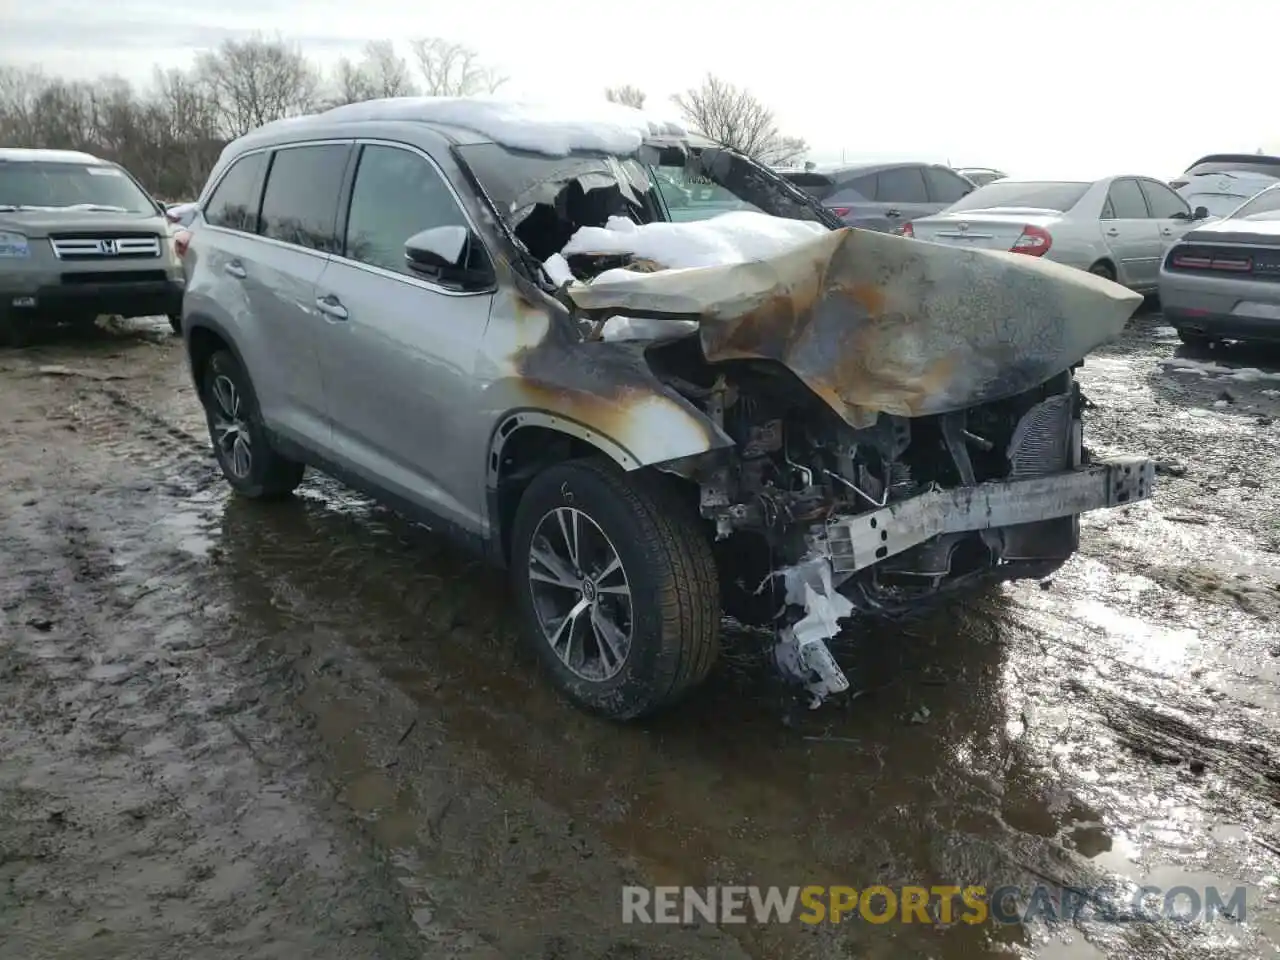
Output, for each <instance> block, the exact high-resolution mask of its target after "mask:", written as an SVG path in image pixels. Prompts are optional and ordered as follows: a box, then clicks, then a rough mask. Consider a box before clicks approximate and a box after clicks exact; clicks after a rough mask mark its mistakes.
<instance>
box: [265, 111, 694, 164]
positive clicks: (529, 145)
mask: <svg viewBox="0 0 1280 960" xmlns="http://www.w3.org/2000/svg"><path fill="white" fill-rule="evenodd" d="M304 120H312V121H316V120H332V121H334V122H339V123H347V122H352V121H358V120H420V121H427V122H434V123H446V124H450V125H452V126H456V127H462V128H463V129H466V130H472V131H474V132H476V133H478V134H480V135H481V136H483V137H488V138H489V139H490V140H492V141H494V142H495V143H498V144H501V145H502V146H504V147H508V148H509V149H512V150H528V151H531V152H533V153H541V154H546V155H548V156H553V157H564V156H568V155H569V154H570V153H573V152H574V151H575V150H585V151H594V152H599V153H607V154H613V155H619V156H625V155H627V154H631V153H635V151H636V150H638V149H639V148H640V144H641V143H642V142H643V141H644V140H645V139H647V138H649V137H652V136H675V137H682V136H685V135H686V133H687V131H686V130H685V129H684V127H682V126H680V125H679V124H677V123H674V122H672V121H669V120H665V119H661V118H658V117H655V116H652V115H650V114H647V113H644V112H643V111H640V110H636V109H634V108H633V107H627V106H623V105H622V104H618V103H610V102H609V101H607V100H601V101H598V102H596V101H589V100H586V101H580V102H576V103H566V104H558V103H551V102H533V101H529V102H525V101H516V100H504V99H500V98H497V97H388V98H385V99H381V100H367V101H364V102H363V103H349V104H345V105H344V106H341V107H334V108H333V109H331V110H326V111H324V112H323V113H320V114H316V115H314V116H310V117H295V118H290V119H286V120H277V121H275V122H274V123H269V124H267V125H266V126H265V127H260V128H259V130H258V131H257V132H259V133H261V132H265V131H274V130H278V129H280V128H281V127H282V126H285V125H293V124H296V123H298V122H300V121H304ZM251 135H252V134H251Z"/></svg>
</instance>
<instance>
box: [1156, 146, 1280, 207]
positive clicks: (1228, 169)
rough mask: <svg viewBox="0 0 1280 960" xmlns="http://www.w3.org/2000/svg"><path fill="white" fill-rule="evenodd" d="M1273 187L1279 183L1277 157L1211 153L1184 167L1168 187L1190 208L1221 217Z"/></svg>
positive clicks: (1279, 169) (1279, 166) (1279, 161)
mask: <svg viewBox="0 0 1280 960" xmlns="http://www.w3.org/2000/svg"><path fill="white" fill-rule="evenodd" d="M1273 183H1280V157H1270V156H1266V155H1265V154H1260V153H1257V154H1255V153H1213V154H1210V155H1209V156H1207V157H1201V158H1200V159H1199V160H1197V161H1196V162H1195V163H1193V164H1192V165H1191V166H1189V167H1187V169H1186V171H1185V172H1184V173H1183V174H1182V176H1181V177H1179V178H1178V179H1176V180H1174V181H1173V182H1172V183H1170V184H1169V185H1170V186H1171V187H1173V189H1175V190H1177V191H1178V196H1180V197H1182V199H1183V200H1185V201H1187V203H1188V204H1189V205H1190V206H1191V207H1193V208H1194V207H1204V208H1206V209H1207V210H1208V211H1209V214H1210V215H1211V216H1215V217H1225V216H1226V215H1227V214H1229V213H1231V211H1233V210H1235V209H1236V208H1237V207H1239V206H1240V205H1241V204H1242V203H1244V202H1245V201H1246V200H1248V199H1250V198H1251V197H1254V196H1256V195H1257V194H1258V192H1259V191H1260V190H1265V189H1266V188H1267V187H1269V186H1271V185H1272V184H1273Z"/></svg>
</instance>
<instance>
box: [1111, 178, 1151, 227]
mask: <svg viewBox="0 0 1280 960" xmlns="http://www.w3.org/2000/svg"><path fill="white" fill-rule="evenodd" d="M1107 199H1108V200H1109V201H1110V205H1111V216H1112V218H1114V219H1116V220H1148V219H1150V214H1149V213H1147V201H1146V200H1144V199H1143V198H1142V191H1141V190H1140V189H1138V182H1137V181H1136V180H1117V181H1115V182H1114V183H1113V184H1111V191H1110V193H1108V194H1107ZM1103 212H1104V213H1105V212H1106V211H1103Z"/></svg>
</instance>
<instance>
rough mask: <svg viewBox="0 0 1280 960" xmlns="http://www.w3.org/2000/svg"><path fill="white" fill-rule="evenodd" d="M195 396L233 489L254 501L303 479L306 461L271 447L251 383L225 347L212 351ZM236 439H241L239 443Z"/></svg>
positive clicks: (280, 494)
mask: <svg viewBox="0 0 1280 960" xmlns="http://www.w3.org/2000/svg"><path fill="white" fill-rule="evenodd" d="M228 385H229V387H230V389H229V390H228ZM200 400H201V402H202V403H203V404H204V411H205V420H206V421H207V422H208V424H209V439H210V440H211V441H212V442H213V451H214V456H215V457H217V460H218V466H219V467H221V468H222V475H223V476H224V477H226V479H227V482H228V483H229V484H231V486H232V488H233V489H235V490H236V492H237V493H240V494H243V495H244V496H246V497H250V498H252V499H255V500H272V499H279V498H281V497H287V496H288V495H289V494H291V493H293V491H294V490H295V489H296V488H297V486H298V484H299V483H301V482H302V475H303V473H304V472H305V471H306V466H305V464H301V463H298V462H297V461H296V460H290V459H288V458H287V457H283V456H281V455H280V454H278V453H277V452H276V451H275V450H273V449H272V448H271V444H270V442H269V441H268V439H267V432H266V430H265V429H264V427H263V424H262V416H261V414H260V413H259V411H258V401H257V397H256V395H255V394H254V392H253V385H252V384H251V383H250V382H249V376H248V374H246V373H245V371H244V369H243V368H242V367H241V366H240V364H239V362H238V361H237V360H236V358H235V357H234V356H233V355H232V354H231V353H230V352H229V351H227V350H218V351H216V352H215V353H214V354H213V356H211V357H210V358H209V362H208V363H207V364H205V368H204V372H203V374H202V376H201V390H200ZM220 438H221V439H220ZM237 438H238V440H237ZM239 441H246V442H244V443H243V445H241V444H240V442H239ZM245 455H247V462H246V456H245Z"/></svg>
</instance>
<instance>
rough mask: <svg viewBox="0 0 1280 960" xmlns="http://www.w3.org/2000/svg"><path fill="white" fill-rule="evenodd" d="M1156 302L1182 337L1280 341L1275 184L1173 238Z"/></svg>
mask: <svg viewBox="0 0 1280 960" xmlns="http://www.w3.org/2000/svg"><path fill="white" fill-rule="evenodd" d="M1160 304H1161V307H1162V309H1163V310H1164V315H1165V318H1166V319H1167V320H1168V321H1169V323H1170V324H1171V325H1172V326H1173V328H1174V329H1175V330H1177V331H1178V336H1179V337H1181V338H1182V341H1183V343H1187V344H1191V345H1193V346H1200V347H1207V346H1210V345H1212V344H1213V343H1214V342H1216V341H1219V340H1256V341H1268V342H1271V343H1280V183H1278V184H1276V185H1274V186H1271V187H1268V188H1267V189H1266V190H1263V191H1262V192H1261V193H1259V194H1258V195H1257V196H1255V197H1254V198H1253V199H1252V200H1249V201H1248V202H1247V203H1245V204H1243V205H1241V206H1240V207H1239V208H1238V209H1236V210H1235V211H1234V212H1233V213H1231V214H1229V215H1228V216H1227V217H1225V218H1223V219H1221V220H1216V221H1214V222H1213V223H1208V224H1205V225H1204V226H1201V227H1198V228H1197V229H1195V230H1192V231H1190V232H1189V233H1187V234H1186V235H1184V236H1183V237H1182V239H1181V241H1180V242H1178V243H1176V244H1174V246H1173V247H1172V249H1170V250H1169V253H1168V255H1167V256H1166V257H1165V259H1164V264H1163V265H1162V267H1161V269H1160Z"/></svg>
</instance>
